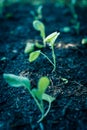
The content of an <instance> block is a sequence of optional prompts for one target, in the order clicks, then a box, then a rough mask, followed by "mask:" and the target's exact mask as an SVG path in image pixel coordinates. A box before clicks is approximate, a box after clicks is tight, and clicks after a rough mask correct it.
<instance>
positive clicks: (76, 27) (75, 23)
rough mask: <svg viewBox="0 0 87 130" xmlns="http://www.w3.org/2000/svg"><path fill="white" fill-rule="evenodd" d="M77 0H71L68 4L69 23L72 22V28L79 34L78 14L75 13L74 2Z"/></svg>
mask: <svg viewBox="0 0 87 130" xmlns="http://www.w3.org/2000/svg"><path fill="white" fill-rule="evenodd" d="M76 2H77V0H71V2H70V3H69V4H68V6H69V8H70V10H71V13H72V20H71V23H72V24H73V28H74V30H75V32H76V33H77V34H79V31H80V22H79V21H78V14H77V13H76V10H75V4H76Z"/></svg>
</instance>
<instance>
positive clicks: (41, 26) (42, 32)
mask: <svg viewBox="0 0 87 130" xmlns="http://www.w3.org/2000/svg"><path fill="white" fill-rule="evenodd" d="M33 27H34V28H35V29H36V30H37V31H40V35H41V37H42V38H43V39H44V38H45V26H44V24H43V23H42V22H41V21H39V20H35V21H34V22H33Z"/></svg>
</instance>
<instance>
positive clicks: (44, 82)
mask: <svg viewBox="0 0 87 130" xmlns="http://www.w3.org/2000/svg"><path fill="white" fill-rule="evenodd" d="M3 77H4V79H5V80H6V82H7V83H8V84H9V85H11V86H12V87H22V86H23V87H24V88H26V89H28V91H29V93H30V94H31V96H32V97H33V99H34V101H35V102H36V104H37V106H38V108H39V110H40V112H41V118H40V119H39V121H38V122H40V121H42V120H43V119H44V117H46V116H47V114H48V112H49V111H50V108H51V103H52V102H53V101H54V100H55V98H54V97H51V96H50V95H48V94H46V93H45V91H46V89H47V88H48V86H49V83H50V81H49V79H48V77H41V78H40V79H39V81H38V85H37V88H33V89H32V87H31V84H30V81H29V79H28V78H26V77H22V76H16V75H13V74H3ZM44 100H45V101H46V102H48V104H49V106H48V109H47V110H46V112H45V109H44V105H45V104H44V102H43V101H44Z"/></svg>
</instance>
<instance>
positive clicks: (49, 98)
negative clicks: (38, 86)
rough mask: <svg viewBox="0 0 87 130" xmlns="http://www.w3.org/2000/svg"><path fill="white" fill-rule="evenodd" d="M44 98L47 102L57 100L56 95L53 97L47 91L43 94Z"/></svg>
mask: <svg viewBox="0 0 87 130" xmlns="http://www.w3.org/2000/svg"><path fill="white" fill-rule="evenodd" d="M42 99H43V100H45V101H47V102H50V103H52V102H53V101H54V100H55V98H54V97H52V96H50V95H48V94H46V93H44V94H43V96H42Z"/></svg>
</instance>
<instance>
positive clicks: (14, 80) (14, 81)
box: [3, 74, 30, 89]
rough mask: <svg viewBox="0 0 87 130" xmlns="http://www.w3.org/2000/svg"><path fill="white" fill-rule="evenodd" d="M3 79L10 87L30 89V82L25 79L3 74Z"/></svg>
mask: <svg viewBox="0 0 87 130" xmlns="http://www.w3.org/2000/svg"><path fill="white" fill-rule="evenodd" d="M3 77H4V79H5V80H6V82H7V83H8V84H9V85H11V86H12V87H21V86H24V87H25V88H28V89H30V81H29V79H28V78H26V77H22V76H16V75H13V74H3Z"/></svg>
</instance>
